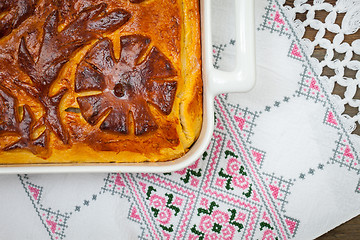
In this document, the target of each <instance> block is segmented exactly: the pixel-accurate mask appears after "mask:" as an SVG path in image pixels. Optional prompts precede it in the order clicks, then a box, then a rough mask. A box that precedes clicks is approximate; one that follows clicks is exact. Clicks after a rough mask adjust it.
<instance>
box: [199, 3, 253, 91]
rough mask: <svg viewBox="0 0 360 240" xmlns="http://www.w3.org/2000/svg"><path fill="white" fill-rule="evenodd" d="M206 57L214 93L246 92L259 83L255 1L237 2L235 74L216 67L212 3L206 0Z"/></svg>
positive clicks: (210, 84)
mask: <svg viewBox="0 0 360 240" xmlns="http://www.w3.org/2000/svg"><path fill="white" fill-rule="evenodd" d="M204 3H205V4H204V8H203V11H204V14H205V23H204V25H205V26H204V25H203V27H204V28H205V29H204V30H205V36H204V37H205V39H204V40H205V44H206V49H205V56H206V64H207V65H208V66H207V69H208V71H209V72H208V74H209V75H208V79H209V88H210V91H211V92H212V93H213V94H214V95H217V94H220V93H230V92H246V91H249V90H250V89H251V88H252V87H253V86H254V84H255V23H254V0H235V7H236V10H235V11H236V67H235V69H234V70H233V71H232V72H225V71H220V70H218V69H215V68H213V66H212V63H213V61H212V57H213V56H212V53H213V52H212V51H213V50H212V35H211V1H210V0H204Z"/></svg>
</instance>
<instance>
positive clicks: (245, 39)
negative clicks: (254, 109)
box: [0, 0, 255, 174]
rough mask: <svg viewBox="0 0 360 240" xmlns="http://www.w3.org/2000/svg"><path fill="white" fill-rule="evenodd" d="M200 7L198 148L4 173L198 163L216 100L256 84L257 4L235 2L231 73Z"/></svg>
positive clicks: (157, 168)
mask: <svg viewBox="0 0 360 240" xmlns="http://www.w3.org/2000/svg"><path fill="white" fill-rule="evenodd" d="M200 3H201V33H202V36H201V41H202V61H203V62H202V64H203V65H202V67H203V69H202V70H203V72H202V74H203V84H204V89H203V92H204V95H203V98H204V102H203V125H202V130H201V133H200V136H199V138H198V140H197V141H196V142H195V144H194V145H193V146H192V147H191V149H190V150H189V152H187V153H186V154H185V155H184V156H183V157H181V158H178V159H176V160H173V161H168V162H152V163H147V162H145V163H115V164H113V163H109V164H101V165H96V164H94V165H89V164H86V165H81V164H79V165H74V164H72V165H64V164H61V165H56V164H54V165H41V166H40V165H34V166H31V167H30V166H26V167H21V166H11V165H9V166H2V167H0V174H1V173H2V174H5V173H8V174H10V173H64V172H66V173H70V172H152V173H155V172H172V171H176V170H179V169H183V168H185V167H187V166H188V165H190V164H192V163H193V162H195V161H196V160H197V159H198V158H199V157H200V156H201V155H202V154H203V152H204V151H205V150H206V148H207V146H208V144H209V143H210V140H211V137H212V133H213V130H214V97H215V96H216V95H217V94H220V93H231V92H246V91H249V90H250V89H251V88H252V87H253V85H254V83H255V32H254V31H255V26H254V0H236V1H235V5H236V39H237V41H236V49H237V51H236V67H235V69H234V70H233V71H232V72H224V71H219V70H217V69H214V68H213V66H212V64H213V59H212V37H211V19H212V18H211V0H200Z"/></svg>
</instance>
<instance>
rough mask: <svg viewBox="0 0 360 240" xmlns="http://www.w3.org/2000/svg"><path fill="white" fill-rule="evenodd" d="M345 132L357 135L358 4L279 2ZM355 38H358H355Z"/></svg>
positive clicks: (359, 89)
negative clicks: (322, 83) (330, 96)
mask: <svg viewBox="0 0 360 240" xmlns="http://www.w3.org/2000/svg"><path fill="white" fill-rule="evenodd" d="M280 2H281V4H283V6H284V9H285V12H286V14H287V15H288V17H289V19H292V20H293V24H294V27H295V31H296V33H297V35H298V37H299V38H300V39H301V41H302V44H303V46H304V49H305V51H306V52H307V54H308V56H310V60H311V62H312V65H313V67H314V68H315V70H316V71H317V74H318V75H319V76H320V77H319V78H320V80H321V81H323V82H324V83H325V86H326V87H327V88H328V89H329V91H331V92H332V96H333V100H334V101H333V102H334V103H335V106H336V108H337V110H338V111H339V113H341V115H342V118H343V122H344V124H345V126H346V128H347V131H348V132H349V133H350V134H352V136H353V137H355V138H359V136H360V71H359V70H360V31H359V28H360V1H359V0H338V1H336V0H280ZM358 38H359V39H358Z"/></svg>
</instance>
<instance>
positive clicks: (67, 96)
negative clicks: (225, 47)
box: [0, 0, 202, 164]
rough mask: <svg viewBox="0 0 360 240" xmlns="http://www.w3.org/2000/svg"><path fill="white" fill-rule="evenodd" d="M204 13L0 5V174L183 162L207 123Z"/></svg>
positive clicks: (157, 6) (151, 3)
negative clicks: (28, 167)
mask: <svg viewBox="0 0 360 240" xmlns="http://www.w3.org/2000/svg"><path fill="white" fill-rule="evenodd" d="M198 4H199V3H198V1H196V0H191V1H182V0H178V1H176V0H143V1H141V0H117V1H115V0H113V1H110V0H108V1H96V0H92V1H90V0H79V1H60V0H17V1H16V0H11V1H10V0H9V1H7V0H6V1H2V2H0V164H10V163H61V162H139V161H159V160H160V161H164V160H170V159H174V158H176V157H179V156H181V155H183V154H184V153H185V152H186V151H187V149H188V148H189V147H190V145H191V144H192V143H193V142H194V141H195V140H196V138H197V136H198V134H199V131H200V128H201V122H202V82H201V59H200V26H199V21H200V20H199V6H198Z"/></svg>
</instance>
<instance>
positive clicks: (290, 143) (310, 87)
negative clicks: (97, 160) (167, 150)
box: [0, 0, 360, 240]
mask: <svg viewBox="0 0 360 240" xmlns="http://www.w3.org/2000/svg"><path fill="white" fill-rule="evenodd" d="M284 2H285V1H284V0H283V1H281V0H256V26H257V32H256V34H257V83H256V86H255V88H254V89H253V90H252V91H251V92H249V93H246V94H229V95H221V96H218V97H217V98H216V99H215V106H216V114H215V118H216V123H215V124H216V127H215V131H214V134H213V138H212V141H211V143H210V145H209V146H208V148H207V150H206V152H204V154H203V156H202V157H201V158H200V159H199V160H197V161H196V163H195V164H193V165H192V166H189V167H188V168H186V169H184V170H181V171H177V172H173V173H163V174H115V173H112V174H107V173H104V174H59V175H18V176H16V175H9V176H8V175H7V176H5V175H4V176H0V191H1V197H0V213H1V215H0V216H1V217H0V233H1V238H4V239H52V240H59V239H312V238H315V237H317V236H319V235H321V234H323V233H325V232H327V231H329V230H331V229H332V228H334V227H336V226H337V225H339V224H341V223H343V222H344V221H346V220H349V219H350V218H352V217H354V216H356V215H358V214H359V213H360V204H359V203H360V181H359V179H360V176H359V174H360V168H359V164H360V162H359V149H360V148H359V145H356V144H358V142H359V141H356V140H358V138H357V137H356V136H354V135H353V134H350V132H349V128H348V127H346V126H348V125H346V124H345V125H344V121H343V119H342V117H341V116H340V114H341V108H339V107H336V106H338V105H339V103H338V101H339V99H336V98H334V97H332V96H331V95H330V92H331V84H329V83H328V82H329V81H322V78H323V77H322V78H321V77H319V71H320V69H321V67H319V65H317V64H319V62H316V61H314V60H313V59H311V58H310V57H309V55H310V54H311V51H309V49H310V47H309V46H310V45H311V44H309V43H306V41H305V40H302V39H301V37H302V34H303V32H301V31H299V30H298V29H301V28H300V27H299V26H300V23H299V22H297V24H294V23H293V19H294V14H295V12H296V9H300V10H301V9H310V8H311V6H310V5H309V4H306V0H301V1H296V4H297V5H296V7H295V8H294V9H295V10H293V9H292V8H290V7H286V8H284V7H283V3H284ZM322 2H323V1H321V0H320V1H318V3H315V4H321V3H322ZM339 2H345V1H339ZM347 2H351V4H355V5H354V6H356V7H357V8H359V6H360V3H358V1H347ZM233 4H234V1H232V0H221V1H213V11H214V19H213V27H214V28H213V29H214V48H213V53H214V67H216V68H220V69H224V70H229V69H231V68H232V67H233V66H234V61H233V60H234V56H233V55H232V54H233V53H234V47H235V46H234V44H235V41H236V40H235V39H234V33H233V32H234V29H233V25H232V23H233V12H232V9H233ZM327 7H329V6H327ZM334 9H335V10H333V11H335V12H336V11H340V10H341V11H345V12H346V11H347V10H346V9H345V10H344V9H340V10H339V9H337V8H336V7H334ZM301 11H302V10H301ZM345 16H346V15H345ZM344 19H345V18H344ZM329 21H330V20H329ZM318 25H319V24H318ZM339 31H340V30H339ZM329 61H330V60H329ZM334 64H335V65H336V64H340V63H339V62H338V63H334ZM356 64H357V65H356ZM339 66H340V65H339ZM352 66H355V68H356V66H359V62H358V61H355V60H354V63H353V65H352ZM338 78H340V77H339V76H338ZM339 81H341V80H339ZM354 101H355V100H354ZM355 102H356V101H355ZM354 119H355V120H356V119H357V118H354Z"/></svg>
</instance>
